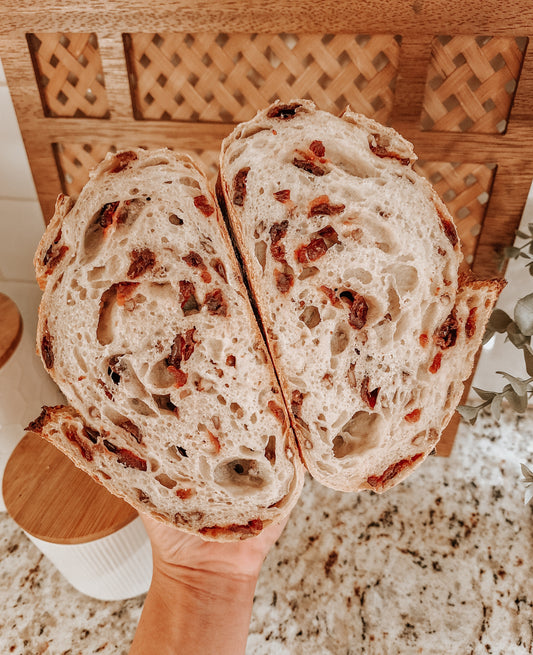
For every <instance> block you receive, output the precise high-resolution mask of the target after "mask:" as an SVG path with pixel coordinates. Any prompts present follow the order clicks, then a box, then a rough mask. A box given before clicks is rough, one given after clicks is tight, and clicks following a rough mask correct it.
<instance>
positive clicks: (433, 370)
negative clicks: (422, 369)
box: [429, 352, 442, 373]
mask: <svg viewBox="0 0 533 655" xmlns="http://www.w3.org/2000/svg"><path fill="white" fill-rule="evenodd" d="M441 362H442V353H441V352H438V353H437V354H436V355H435V357H434V358H433V361H432V362H431V366H430V367H429V372H430V373H436V372H437V371H438V370H439V368H440V365H441Z"/></svg>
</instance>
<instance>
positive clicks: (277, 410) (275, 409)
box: [267, 400, 285, 426]
mask: <svg viewBox="0 0 533 655" xmlns="http://www.w3.org/2000/svg"><path fill="white" fill-rule="evenodd" d="M267 406H268V409H269V410H270V411H271V412H272V414H274V416H275V417H276V419H277V420H278V421H279V422H280V423H281V425H282V426H285V413H284V411H283V409H282V408H281V407H280V406H279V405H278V404H277V403H276V402H274V401H273V400H269V401H268V404H267Z"/></svg>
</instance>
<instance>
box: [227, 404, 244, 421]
mask: <svg viewBox="0 0 533 655" xmlns="http://www.w3.org/2000/svg"><path fill="white" fill-rule="evenodd" d="M229 408H230V409H231V411H232V412H233V413H234V414H235V416H236V417H237V418H242V417H243V416H244V411H243V409H242V407H241V406H240V405H239V404H238V403H231V405H230V406H229Z"/></svg>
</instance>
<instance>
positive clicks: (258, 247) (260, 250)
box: [255, 241, 267, 270]
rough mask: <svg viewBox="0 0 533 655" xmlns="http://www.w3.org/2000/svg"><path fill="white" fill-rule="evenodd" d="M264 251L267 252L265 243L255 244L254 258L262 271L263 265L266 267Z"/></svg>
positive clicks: (257, 242) (258, 242)
mask: <svg viewBox="0 0 533 655" xmlns="http://www.w3.org/2000/svg"><path fill="white" fill-rule="evenodd" d="M266 251H267V244H266V242H265V241H256V242H255V258H256V259H257V261H258V262H259V264H260V266H261V268H262V269H263V270H265V265H266Z"/></svg>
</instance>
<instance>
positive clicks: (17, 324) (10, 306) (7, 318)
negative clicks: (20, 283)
mask: <svg viewBox="0 0 533 655" xmlns="http://www.w3.org/2000/svg"><path fill="white" fill-rule="evenodd" d="M21 336H22V318H21V316H20V313H19V310H18V308H17V306H16V305H15V303H14V302H13V301H12V300H11V298H8V297H7V296H6V295H5V294H3V293H0V368H1V367H2V366H3V365H4V364H5V363H6V362H7V360H8V359H9V358H10V357H11V355H12V354H13V353H14V352H15V349H16V347H17V346H18V343H19V341H20V337H21Z"/></svg>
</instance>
